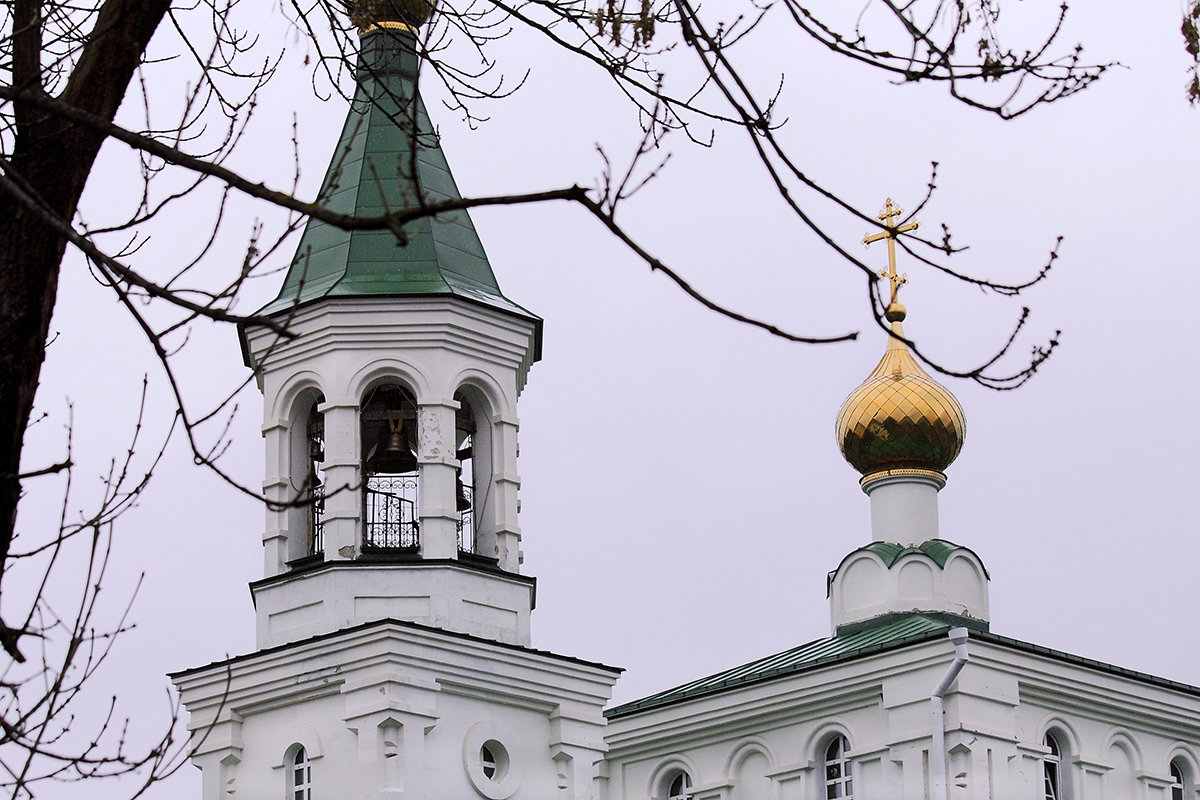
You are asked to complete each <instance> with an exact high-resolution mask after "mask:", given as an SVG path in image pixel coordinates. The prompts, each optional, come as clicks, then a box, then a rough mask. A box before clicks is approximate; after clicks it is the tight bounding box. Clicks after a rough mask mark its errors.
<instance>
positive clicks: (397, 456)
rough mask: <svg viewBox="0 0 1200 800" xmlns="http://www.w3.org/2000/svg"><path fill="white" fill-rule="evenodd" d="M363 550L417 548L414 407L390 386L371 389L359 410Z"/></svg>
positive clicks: (406, 393)
mask: <svg viewBox="0 0 1200 800" xmlns="http://www.w3.org/2000/svg"><path fill="white" fill-rule="evenodd" d="M360 421H361V434H362V478H363V549H365V550H398V549H412V548H415V547H417V546H418V545H419V544H420V539H419V535H418V534H419V531H418V525H419V520H420V517H419V515H418V511H417V496H418V494H417V484H418V475H417V456H416V453H415V444H416V441H417V404H416V401H415V400H414V399H413V396H412V394H411V393H410V392H409V391H408V390H407V389H404V388H403V387H400V386H397V385H396V384H392V383H386V384H383V385H380V386H376V387H375V388H374V389H372V390H371V391H370V392H368V393H367V396H366V397H365V398H364V399H363V404H362V411H361V418H360Z"/></svg>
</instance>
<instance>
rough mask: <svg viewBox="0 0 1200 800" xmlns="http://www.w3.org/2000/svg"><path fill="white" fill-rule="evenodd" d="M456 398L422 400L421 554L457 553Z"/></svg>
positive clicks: (419, 453) (442, 555)
mask: <svg viewBox="0 0 1200 800" xmlns="http://www.w3.org/2000/svg"><path fill="white" fill-rule="evenodd" d="M457 409H458V403H456V402H455V401H453V400H444V399H438V400H422V401H420V403H419V408H418V412H417V415H418V422H417V438H418V444H417V463H418V464H420V470H421V473H420V474H421V481H420V492H421V495H420V500H419V502H418V506H419V513H420V518H421V557H422V558H455V557H457V555H458V530H457V525H458V509H457V508H456V506H455V476H456V473H455V471H456V470H457V469H458V466H459V463H458V459H457V458H455V442H454V412H455V411H456V410H457Z"/></svg>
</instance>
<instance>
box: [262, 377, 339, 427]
mask: <svg viewBox="0 0 1200 800" xmlns="http://www.w3.org/2000/svg"><path fill="white" fill-rule="evenodd" d="M313 391H316V392H320V393H321V394H324V395H325V396H326V397H328V396H329V395H328V392H326V391H325V387H324V386H323V385H322V383H321V376H320V374H319V373H317V372H316V371H315V370H311V369H306V370H302V371H300V372H297V373H294V374H292V375H290V376H289V377H288V379H287V380H286V381H284V382H283V385H282V386H280V387H279V391H277V392H276V393H275V397H274V403H273V405H272V406H271V417H270V418H272V419H291V417H292V414H293V413H295V411H296V405H297V404H298V403H299V402H300V401H301V400H302V399H303V397H304V395H305V394H307V393H309V392H313Z"/></svg>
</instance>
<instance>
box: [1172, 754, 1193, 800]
mask: <svg viewBox="0 0 1200 800" xmlns="http://www.w3.org/2000/svg"><path fill="white" fill-rule="evenodd" d="M1191 789H1192V781H1191V770H1190V769H1188V767H1187V765H1186V764H1184V762H1183V760H1182V759H1179V758H1175V759H1172V760H1171V800H1184V798H1185V797H1187V796H1188V795H1189V794H1191V795H1192V796H1193V797H1194V796H1195V794H1194V792H1192V791H1190V790H1191Z"/></svg>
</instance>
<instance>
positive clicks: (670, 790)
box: [666, 769, 692, 800]
mask: <svg viewBox="0 0 1200 800" xmlns="http://www.w3.org/2000/svg"><path fill="white" fill-rule="evenodd" d="M691 788H692V776H691V775H689V774H687V771H685V770H682V769H681V770H679V771H677V772H675V773H673V774H672V775H670V776H668V778H667V794H666V800H692V793H691V791H690V790H691Z"/></svg>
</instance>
